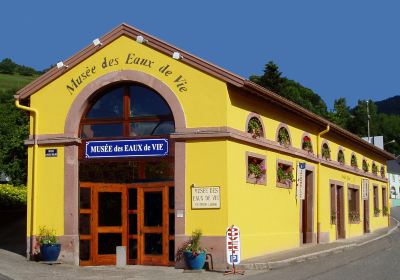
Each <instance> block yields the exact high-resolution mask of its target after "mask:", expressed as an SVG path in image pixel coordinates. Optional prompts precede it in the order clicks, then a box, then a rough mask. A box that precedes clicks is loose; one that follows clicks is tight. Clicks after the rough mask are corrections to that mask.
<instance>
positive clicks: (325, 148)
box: [321, 140, 331, 160]
mask: <svg viewBox="0 0 400 280" xmlns="http://www.w3.org/2000/svg"><path fill="white" fill-rule="evenodd" d="M321 157H322V158H324V159H327V160H330V159H331V149H330V148H329V144H328V141H326V140H324V141H323V142H322V146H321Z"/></svg>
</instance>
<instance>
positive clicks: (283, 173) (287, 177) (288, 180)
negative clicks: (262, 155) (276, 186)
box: [277, 164, 294, 187]
mask: <svg viewBox="0 0 400 280" xmlns="http://www.w3.org/2000/svg"><path fill="white" fill-rule="evenodd" d="M277 177H278V182H279V183H282V184H285V185H286V186H288V187H290V186H291V185H292V182H293V181H294V179H293V172H292V168H291V167H290V166H287V167H286V168H285V167H284V166H283V164H279V165H278V170H277Z"/></svg>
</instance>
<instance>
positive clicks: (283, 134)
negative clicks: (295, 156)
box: [278, 127, 290, 147]
mask: <svg viewBox="0 0 400 280" xmlns="http://www.w3.org/2000/svg"><path fill="white" fill-rule="evenodd" d="M278 142H279V144H281V145H283V146H285V147H287V146H289V145H290V137H289V132H288V131H287V130H286V128H284V127H281V128H280V129H279V133H278Z"/></svg>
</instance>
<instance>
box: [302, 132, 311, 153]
mask: <svg viewBox="0 0 400 280" xmlns="http://www.w3.org/2000/svg"><path fill="white" fill-rule="evenodd" d="M301 148H302V149H303V150H304V151H307V152H309V153H312V143H311V139H310V137H308V136H304V137H303V144H302V147H301Z"/></svg>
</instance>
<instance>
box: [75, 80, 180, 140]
mask: <svg viewBox="0 0 400 280" xmlns="http://www.w3.org/2000/svg"><path fill="white" fill-rule="evenodd" d="M174 131H175V123H174V117H173V114H172V111H171V109H170V107H169V105H168V103H167V102H166V101H165V99H164V98H163V97H162V96H161V95H160V94H158V92H156V91H155V90H153V89H151V88H149V87H147V86H145V85H143V84H138V83H131V82H124V83H118V84H115V85H114V86H112V87H107V88H104V89H101V90H100V91H99V92H98V93H97V94H96V95H94V98H93V99H92V101H91V106H89V107H88V108H87V110H86V112H85V114H84V115H83V118H82V120H81V130H80V137H81V138H82V139H92V138H110V137H125V138H127V137H128V138H131V137H136V136H137V137H143V136H154V135H168V134H171V133H173V132H174Z"/></svg>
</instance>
